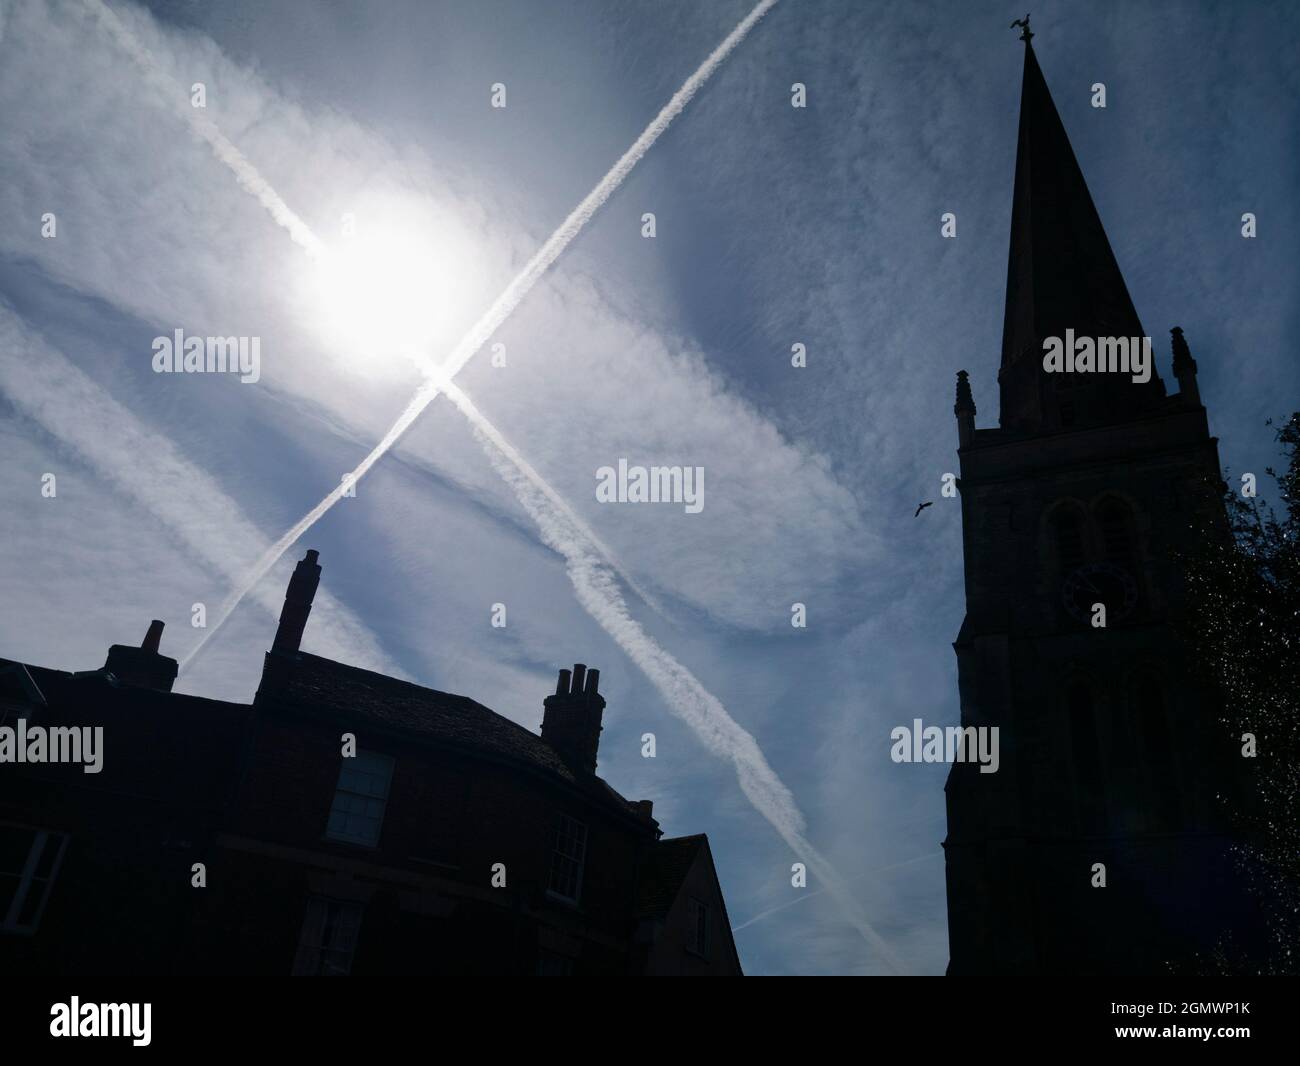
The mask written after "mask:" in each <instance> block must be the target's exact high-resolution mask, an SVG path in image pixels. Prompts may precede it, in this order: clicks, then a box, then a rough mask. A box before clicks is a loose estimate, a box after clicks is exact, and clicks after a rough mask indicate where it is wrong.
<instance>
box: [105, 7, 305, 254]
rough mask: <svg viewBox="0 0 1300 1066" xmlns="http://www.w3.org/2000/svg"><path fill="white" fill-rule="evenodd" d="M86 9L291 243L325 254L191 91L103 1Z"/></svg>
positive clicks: (302, 222)
mask: <svg viewBox="0 0 1300 1066" xmlns="http://www.w3.org/2000/svg"><path fill="white" fill-rule="evenodd" d="M85 4H86V7H87V8H88V9H89V10H90V13H91V14H92V15H94V16H95V18H96V19H97V20H98V21H99V23H100V25H101V26H103V27H104V29H105V30H107V31H108V34H109V36H111V37H112V38H113V40H114V41H116V42H117V44H118V45H119V46H120V47H121V48H122V49H123V50H124V51H125V52H126V53H127V54H128V55H129V56H130V57H131V59H132V60H133V61H134V62H135V64H136V66H137V67H139V68H140V72H141V73H142V74H143V75H144V77H145V80H146V81H148V82H149V84H150V85H151V86H152V87H153V88H154V89H156V90H157V91H158V95H159V97H160V98H161V99H163V100H166V101H168V102H169V103H170V104H171V107H172V111H173V112H174V113H175V114H176V115H177V116H178V117H179V118H180V119H181V120H182V121H183V122H184V123H185V124H186V125H187V126H189V127H190V129H191V130H193V131H194V134H195V135H196V136H197V137H199V138H200V139H201V140H203V141H205V142H206V143H207V145H208V147H209V148H211V149H212V153H213V155H215V156H216V157H217V159H218V160H220V161H221V163H223V164H224V165H225V166H226V167H228V168H229V169H230V171H231V173H233V174H234V175H235V178H236V179H237V180H238V182H239V184H240V185H242V186H243V187H244V189H245V190H247V191H248V192H249V193H251V194H252V195H253V196H254V197H256V198H257V201H258V203H260V204H261V205H262V206H263V207H265V208H266V210H267V213H268V214H270V216H271V217H272V218H273V219H274V220H275V221H276V223H277V225H280V226H283V227H284V229H285V230H286V231H287V232H288V234H289V236H290V237H292V238H293V240H294V243H296V244H298V245H300V246H301V247H302V248H303V249H304V250H305V251H306V252H307V254H308V255H310V256H311V257H312V258H319V257H320V256H322V255H323V254H324V252H325V246H324V245H323V244H322V243H321V241H320V239H319V238H318V237H317V236H316V235H315V234H314V233H313V232H312V231H311V229H310V227H308V225H307V223H305V222H304V221H303V220H302V219H301V218H299V217H298V216H297V215H296V214H295V213H294V212H293V211H292V210H291V209H290V207H289V205H288V204H286V203H285V202H284V201H283V200H282V199H281V198H280V194H279V193H277V192H276V191H275V189H273V188H272V187H271V183H270V182H268V181H267V180H266V179H265V178H264V177H262V175H261V173H260V172H259V171H258V169H257V167H255V166H253V164H252V163H251V162H249V161H248V159H246V158H245V157H244V154H243V153H242V152H241V151H240V150H239V149H238V148H236V147H235V146H234V145H233V144H232V143H231V142H230V140H229V138H227V137H226V135H225V134H224V133H222V132H221V130H219V129H218V128H217V126H216V124H215V123H214V122H213V121H212V120H211V119H209V118H208V117H207V115H206V114H204V109H203V108H198V107H194V106H192V104H191V102H190V90H189V89H188V88H187V87H185V86H181V85H178V84H177V83H176V82H174V81H172V79H171V78H169V77H167V75H166V74H164V73H163V72H162V70H161V69H160V67H159V65H158V64H157V63H156V62H155V61H154V59H153V57H152V56H151V55H150V54H149V51H148V49H147V48H145V47H144V45H142V44H141V43H140V42H139V41H138V40H137V39H136V37H135V35H134V34H132V33H131V31H130V30H128V29H127V28H126V26H125V25H123V23H122V20H121V19H119V18H118V17H117V15H116V13H114V11H113V10H112V8H110V7H109V6H108V5H107V4H105V3H104V2H103V0H85Z"/></svg>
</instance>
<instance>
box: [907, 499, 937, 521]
mask: <svg viewBox="0 0 1300 1066" xmlns="http://www.w3.org/2000/svg"><path fill="white" fill-rule="evenodd" d="M932 503H934V501H933V500H926V501H925V503H923V504H921V505H920V506H919V507H917V509H916V514H914V515H912V517H913V518H915V517H916V515H918V514H920V513H921V512H922V511H924V510H925V509H926V508H927V507H929V506H930V505H931V504H932Z"/></svg>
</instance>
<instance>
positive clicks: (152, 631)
mask: <svg viewBox="0 0 1300 1066" xmlns="http://www.w3.org/2000/svg"><path fill="white" fill-rule="evenodd" d="M162 632H163V623H162V622H160V621H159V620H158V619H157V618H155V619H154V620H153V621H152V622H150V623H149V632H148V633H146V634H145V635H144V640H142V641H141V642H140V647H141V648H143V649H144V650H145V651H150V652H153V653H154V654H155V655H156V654H158V648H159V646H160V645H161V644H162Z"/></svg>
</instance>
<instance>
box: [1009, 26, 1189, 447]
mask: <svg viewBox="0 0 1300 1066" xmlns="http://www.w3.org/2000/svg"><path fill="white" fill-rule="evenodd" d="M1013 25H1022V26H1023V29H1024V32H1023V33H1022V35H1021V40H1022V41H1024V42H1025V68H1024V81H1023V84H1022V87H1021V96H1020V132H1019V140H1018V143H1017V146H1016V179H1015V193H1014V196H1013V200H1012V208H1011V248H1010V254H1009V257H1008V264H1007V304H1006V315H1005V318H1004V320H1003V331H1002V367H1001V370H1000V371H999V373H998V382H999V385H1000V386H1001V400H1002V404H1001V423H1002V425H1003V426H1006V427H1010V428H1019V429H1024V430H1028V431H1051V430H1054V429H1061V428H1068V427H1070V426H1072V425H1075V424H1082V423H1086V422H1089V421H1110V420H1114V419H1116V418H1123V417H1126V416H1131V415H1133V414H1136V413H1138V412H1139V411H1141V410H1145V409H1148V408H1149V407H1150V406H1152V405H1153V404H1155V403H1158V402H1159V398H1160V397H1161V396H1163V395H1164V386H1163V384H1161V382H1160V380H1159V378H1158V377H1157V376H1156V374H1155V372H1154V369H1153V370H1152V374H1151V379H1150V381H1149V382H1148V383H1146V384H1137V383H1134V382H1133V381H1132V378H1131V377H1130V376H1129V375H1127V374H1118V373H1091V374H1086V375H1079V374H1047V373H1045V372H1044V371H1043V369H1042V365H1043V364H1042V360H1043V341H1044V340H1045V339H1046V338H1049V337H1062V338H1064V337H1065V335H1066V334H1065V331H1066V330H1067V329H1072V330H1073V331H1074V335H1075V336H1076V337H1093V338H1097V337H1128V338H1141V337H1143V336H1144V335H1145V334H1144V331H1143V329H1142V323H1141V322H1140V321H1139V319H1138V316H1137V311H1136V310H1135V309H1134V307H1133V301H1132V299H1131V298H1130V297H1129V294H1128V288H1127V286H1126V285H1125V284H1124V277H1123V275H1122V274H1121V273H1120V269H1119V264H1118V263H1117V262H1116V261H1115V255H1114V253H1113V252H1112V251H1111V247H1110V242H1109V241H1108V240H1107V239H1106V231H1105V230H1104V229H1103V228H1102V224H1101V218H1100V216H1099V215H1098V214H1097V208H1096V207H1095V206H1094V205H1093V202H1092V196H1091V194H1090V193H1089V192H1088V185H1087V182H1085V181H1084V178H1083V171H1082V170H1080V168H1079V163H1078V161H1077V160H1076V159H1075V156H1074V150H1073V149H1072V148H1071V146H1070V140H1069V138H1068V137H1067V136H1066V132H1065V126H1064V125H1063V124H1062V122H1061V116H1060V115H1059V114H1058V113H1057V110H1056V105H1055V104H1054V103H1053V101H1052V95H1051V93H1050V92H1049V91H1048V88H1047V81H1046V80H1045V79H1044V77H1043V72H1042V70H1041V69H1040V68H1039V66H1038V58H1037V57H1036V56H1035V55H1034V46H1033V44H1032V43H1031V41H1030V40H1029V38H1030V37H1031V36H1032V34H1030V32H1029V26H1028V17H1026V19H1025V20H1024V22H1023V23H1020V22H1017V23H1015V24H1013Z"/></svg>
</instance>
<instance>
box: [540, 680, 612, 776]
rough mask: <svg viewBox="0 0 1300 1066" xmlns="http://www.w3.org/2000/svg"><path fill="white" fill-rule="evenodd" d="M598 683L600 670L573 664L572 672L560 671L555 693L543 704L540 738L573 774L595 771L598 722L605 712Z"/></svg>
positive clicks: (598, 732) (598, 738) (598, 743)
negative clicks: (598, 691) (589, 669)
mask: <svg viewBox="0 0 1300 1066" xmlns="http://www.w3.org/2000/svg"><path fill="white" fill-rule="evenodd" d="M599 684H600V671H599V670H591V671H588V670H587V668H586V666H584V665H583V664H582V663H575V664H574V666H573V672H572V673H570V672H569V671H568V670H561V671H560V677H559V682H558V683H557V684H556V686H555V694H554V695H553V696H547V697H546V699H545V700H544V701H543V706H544V708H545V710H544V712H543V714H542V739H543V740H544V741H546V743H547V744H549V745H550V746H551V748H552V749H553V750H554V751H555V752H556V753H557V754H558V755H559V756H560V758H561V759H563V760H564V763H565V765H566V766H568V767H569V768H570V769H571V770H573V771H574V772H575V773H581V774H594V773H595V772H596V752H597V749H598V748H599V747H600V731H601V724H600V720H601V718H602V716H603V715H604V711H605V697H604V696H601V695H599V694H598V693H597V688H598V686H599ZM584 685H585V688H584Z"/></svg>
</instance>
